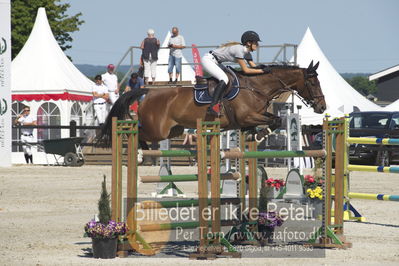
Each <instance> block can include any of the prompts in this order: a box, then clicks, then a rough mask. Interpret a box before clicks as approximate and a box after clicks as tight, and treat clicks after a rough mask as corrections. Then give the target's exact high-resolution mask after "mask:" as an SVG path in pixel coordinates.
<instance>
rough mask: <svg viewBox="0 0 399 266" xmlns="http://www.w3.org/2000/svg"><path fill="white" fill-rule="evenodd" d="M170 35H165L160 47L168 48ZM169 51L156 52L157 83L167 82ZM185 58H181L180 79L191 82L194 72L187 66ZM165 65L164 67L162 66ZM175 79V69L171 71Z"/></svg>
mask: <svg viewBox="0 0 399 266" xmlns="http://www.w3.org/2000/svg"><path fill="white" fill-rule="evenodd" d="M170 36H171V33H170V31H168V33H167V34H166V37H165V40H164V41H163V43H162V45H161V47H168V43H169V39H170ZM169 50H170V49H159V51H158V62H157V70H156V71H157V77H156V80H157V81H169V74H168V61H169ZM187 63H188V62H187V60H186V58H185V57H184V56H183V58H182V64H183V65H182V71H181V77H182V80H190V81H191V82H194V81H195V72H194V70H193V68H192V67H191V66H190V65H184V64H187ZM162 64H166V65H162ZM174 77H175V69H174V70H173V78H174Z"/></svg>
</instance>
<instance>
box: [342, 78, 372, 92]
mask: <svg viewBox="0 0 399 266" xmlns="http://www.w3.org/2000/svg"><path fill="white" fill-rule="evenodd" d="M346 81H347V82H348V83H349V84H350V85H351V86H352V87H353V88H354V89H356V90H357V91H358V92H360V93H361V94H363V95H366V96H367V95H369V94H374V93H376V92H377V89H378V88H377V85H376V84H375V82H374V81H369V79H368V78H367V77H363V76H355V77H352V78H347V79H346Z"/></svg>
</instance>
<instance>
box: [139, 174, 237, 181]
mask: <svg viewBox="0 0 399 266" xmlns="http://www.w3.org/2000/svg"><path fill="white" fill-rule="evenodd" d="M240 177H241V175H240V173H238V172H237V173H224V174H221V175H220V179H222V180H238V179H240ZM210 178H211V175H210V174H208V179H210ZM190 181H198V175H197V174H192V175H156V176H142V177H141V182H143V183H154V182H190Z"/></svg>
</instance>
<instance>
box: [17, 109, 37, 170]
mask: <svg viewBox="0 0 399 266" xmlns="http://www.w3.org/2000/svg"><path fill="white" fill-rule="evenodd" d="M14 124H15V125H18V124H19V125H21V126H36V125H37V122H36V117H35V116H33V115H32V114H31V113H30V107H29V106H25V107H24V110H23V111H22V114H20V115H19V116H17V118H16V119H15V121H14ZM21 141H22V142H23V143H26V144H27V143H32V142H33V128H23V129H21ZM22 149H23V150H24V156H25V161H26V163H29V161H30V163H32V164H33V158H32V150H31V146H30V145H22Z"/></svg>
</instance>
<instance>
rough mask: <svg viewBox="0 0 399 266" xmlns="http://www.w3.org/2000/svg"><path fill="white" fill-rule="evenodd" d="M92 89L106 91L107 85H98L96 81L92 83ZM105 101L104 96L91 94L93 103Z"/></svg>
mask: <svg viewBox="0 0 399 266" xmlns="http://www.w3.org/2000/svg"><path fill="white" fill-rule="evenodd" d="M92 91H93V92H96V93H100V94H106V93H108V89H107V87H105V86H104V85H103V84H100V85H98V84H97V83H96V84H94V85H93V87H92ZM105 102H106V101H105V99H104V98H101V97H95V96H93V103H105Z"/></svg>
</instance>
